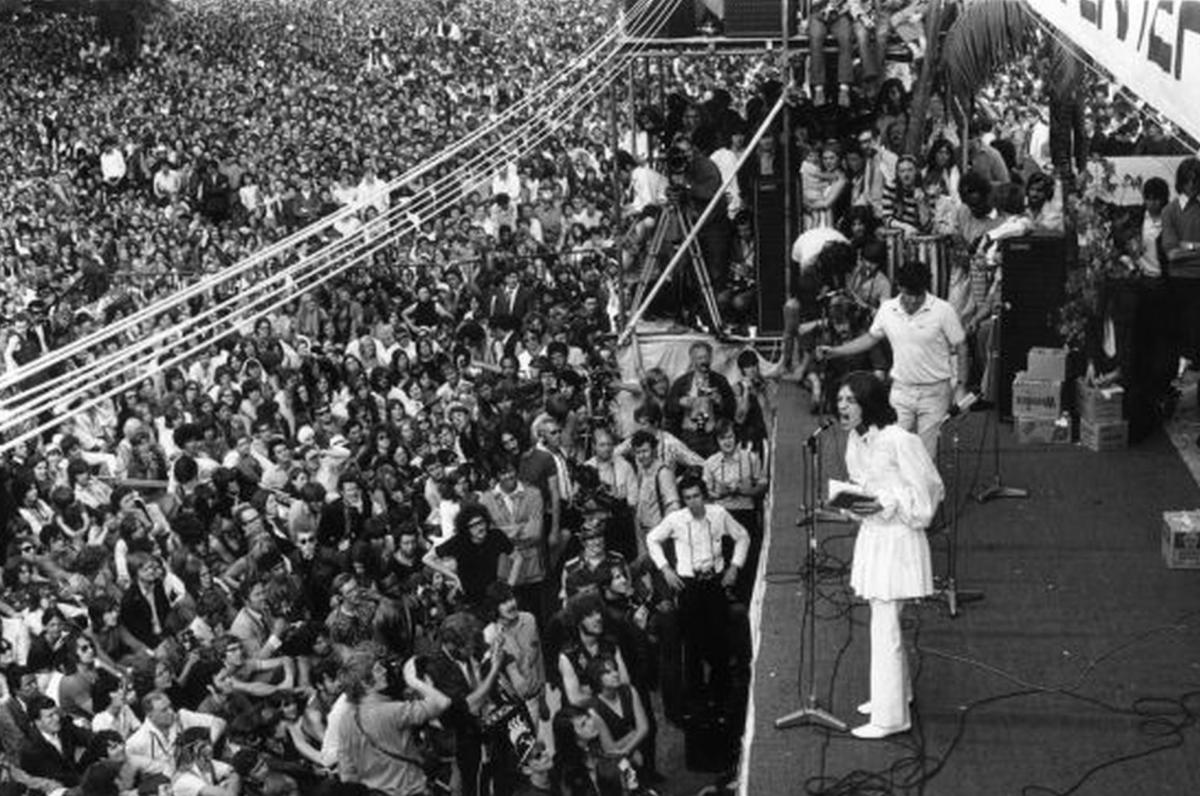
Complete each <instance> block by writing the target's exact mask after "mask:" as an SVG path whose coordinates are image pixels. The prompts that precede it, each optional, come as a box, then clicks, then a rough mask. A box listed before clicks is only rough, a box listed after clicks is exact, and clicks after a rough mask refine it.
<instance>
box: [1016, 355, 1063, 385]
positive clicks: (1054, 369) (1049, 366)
mask: <svg viewBox="0 0 1200 796" xmlns="http://www.w3.org/2000/svg"><path fill="white" fill-rule="evenodd" d="M1025 372H1026V373H1028V374H1029V378H1031V379H1036V380H1038V381H1064V380H1066V378H1067V349H1065V348H1031V349H1029V353H1028V354H1026V355H1025Z"/></svg>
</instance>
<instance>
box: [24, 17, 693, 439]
mask: <svg viewBox="0 0 1200 796" xmlns="http://www.w3.org/2000/svg"><path fill="white" fill-rule="evenodd" d="M675 1H676V2H679V1H680V0H675ZM650 2H651V0H639V2H638V3H637V4H636V5H635V6H634V7H633V8H632V9H630V10H629V12H628V14H629V17H630V18H631V19H633V20H636V21H635V22H634V23H632V24H631V25H629V26H628V27H629V28H630V30H629V31H628V33H627V32H626V27H627V26H626V25H625V24H624V23H623V22H621V21H619V22H618V23H617V25H615V26H614V27H613V28H612V29H611V30H610V31H609V32H608V33H607V34H605V36H604V37H602V38H601V39H600V40H599V41H597V42H596V43H595V44H594V45H592V46H591V47H590V48H589V49H588V50H587V51H586V52H585V53H584V54H583V55H581V56H580V57H579V58H577V59H576V61H574V62H573V63H572V64H570V65H569V66H568V67H567V68H566V69H565V70H564V71H563V72H562V73H560V74H559V75H558V76H556V77H555V78H554V79H552V80H550V81H548V82H547V83H546V84H544V85H543V86H541V87H539V89H538V90H537V91H535V92H532V93H531V94H530V95H528V96H527V97H526V98H524V99H523V100H521V101H520V102H518V103H516V104H514V105H513V106H511V107H510V108H508V109H506V111H505V112H504V113H503V114H501V115H500V116H499V117H497V118H496V119H495V120H493V121H492V122H490V123H489V124H487V125H484V126H483V127H481V128H479V129H477V130H475V131H473V132H472V133H470V134H469V135H467V136H466V137H465V138H463V139H462V140H460V141H459V142H458V143H457V144H455V145H454V146H452V147H451V148H450V149H448V150H446V151H444V152H442V153H440V154H439V155H438V156H437V157H435V158H433V159H432V160H430V161H429V162H427V163H425V164H423V165H421V166H419V167H417V168H415V169H412V170H410V171H409V172H407V173H405V174H403V175H401V176H400V177H398V178H396V179H395V180H392V181H390V182H389V183H388V184H387V185H386V187H385V188H384V189H383V190H385V191H386V192H387V193H389V194H390V193H392V192H394V191H396V190H397V189H399V188H402V187H404V186H406V185H408V184H410V183H411V182H412V181H413V180H416V179H418V178H419V177H421V176H423V175H425V174H427V173H429V172H430V171H431V170H433V169H434V168H436V167H438V166H440V165H442V164H444V163H446V162H448V161H450V160H451V159H452V158H453V157H455V156H457V155H459V154H461V153H463V152H466V151H468V150H469V149H470V148H471V147H473V146H475V145H476V144H477V143H478V142H480V141H483V140H485V139H487V138H488V137H490V136H492V135H493V134H496V133H498V132H499V131H500V128H502V127H503V126H504V125H505V123H506V122H508V121H510V120H512V119H514V118H516V117H518V116H519V115H521V114H523V113H524V112H525V111H526V110H527V109H530V108H533V107H536V108H537V113H536V115H534V116H533V117H531V118H529V119H528V120H526V121H524V122H522V123H521V124H519V125H518V126H517V127H516V128H514V129H513V130H510V131H504V132H499V135H497V137H496V141H495V143H493V144H490V145H485V146H484V147H483V148H482V149H481V150H480V151H479V152H477V153H476V154H474V155H471V156H470V157H469V159H468V160H467V162H466V163H463V164H461V165H459V166H456V167H455V168H454V169H452V170H450V171H449V172H448V173H447V174H445V175H443V176H442V177H440V178H438V179H437V180H435V181H434V182H433V183H432V184H431V185H429V186H425V187H423V188H422V189H421V190H420V191H419V192H418V193H417V194H416V195H414V196H412V197H410V198H409V199H408V200H407V201H404V202H398V203H396V204H395V205H393V206H392V207H390V208H389V209H388V210H387V211H386V212H384V213H382V214H380V215H379V216H377V217H376V218H374V219H372V220H371V221H370V222H368V223H366V224H364V225H363V226H362V227H360V228H359V229H357V230H355V231H354V232H353V233H351V234H350V235H348V236H346V237H343V238H340V239H338V240H336V241H334V242H333V243H330V244H329V245H327V246H325V247H324V248H323V249H322V250H320V251H318V252H316V253H314V254H311V255H307V256H303V257H301V259H300V260H299V261H298V262H296V263H293V264H291V265H288V266H286V267H284V268H282V269H280V270H278V271H275V272H274V273H272V274H270V275H269V276H267V277H266V278H265V279H262V280H259V281H257V282H253V283H251V284H249V285H243V286H242V287H243V289H242V290H241V291H240V292H238V291H235V292H233V295H231V296H229V297H227V298H225V299H224V300H221V301H219V302H217V303H216V304H214V305H213V306H210V307H208V308H206V309H205V310H204V311H202V312H200V313H197V314H196V315H194V316H192V317H189V318H187V319H185V320H183V321H181V322H179V323H177V324H174V325H172V326H171V327H170V328H168V329H165V330H163V331H160V332H156V333H154V334H150V335H148V336H146V337H144V338H142V339H140V340H138V341H137V342H135V343H133V344H132V345H130V346H127V347H125V348H123V349H121V350H118V351H115V352H112V353H110V354H107V355H103V356H99V357H97V358H96V359H94V360H93V361H91V362H88V363H85V364H84V365H82V366H81V367H78V368H76V369H74V370H66V371H65V372H59V373H56V372H55V371H56V370H58V369H59V368H60V367H61V366H65V365H67V364H68V363H69V361H70V360H71V359H72V358H73V357H76V356H79V355H81V354H86V353H88V352H92V351H95V350H97V349H99V348H100V347H101V346H103V345H105V344H107V343H111V342H118V343H119V342H120V341H121V339H122V336H124V335H126V334H127V333H129V332H132V331H135V330H136V329H137V328H138V327H139V326H140V325H142V324H147V323H149V322H151V321H153V320H155V319H157V318H161V317H163V316H164V315H166V314H167V313H169V312H171V311H172V310H173V309H175V308H176V307H179V306H182V305H184V304H185V303H186V302H189V301H192V300H195V299H202V298H203V297H204V296H205V295H206V294H207V293H209V292H210V291H213V290H214V289H215V288H216V287H218V286H220V285H225V284H228V283H231V282H232V280H234V279H237V278H240V277H243V276H245V275H247V274H248V273H249V272H250V271H251V269H252V268H254V267H256V266H259V265H262V264H265V263H268V262H269V261H270V260H271V259H273V258H275V257H278V256H279V255H281V254H283V253H285V252H287V251H289V250H291V249H294V248H296V247H298V246H299V245H301V244H304V243H306V242H308V241H311V240H313V239H315V238H318V236H320V235H322V234H324V233H325V232H326V231H327V230H328V229H329V228H330V227H331V226H332V225H333V224H335V223H337V222H338V221H341V220H344V219H346V218H348V217H349V216H350V215H351V214H353V213H355V212H357V211H358V209H359V206H358V205H351V206H348V207H345V208H342V209H341V210H339V211H338V212H336V213H334V214H332V215H331V216H328V217H326V218H324V219H322V220H320V221H318V222H316V223H315V224H313V225H311V226H309V227H307V228H305V229H303V230H300V231H298V232H296V233H293V234H292V235H290V236H288V237H287V238H285V239H284V240H283V241H280V242H279V243H277V244H275V245H273V246H269V247H267V249H265V250H263V251H262V252H258V253H256V254H255V255H252V256H251V257H249V258H247V259H246V260H244V261H242V262H241V263H239V264H237V265H235V266H233V267H232V268H230V269H227V270H226V271H224V272H222V273H220V274H217V275H215V276H213V277H212V278H210V279H206V280H203V281H202V282H199V283H197V284H194V285H192V286H190V287H188V288H185V289H183V290H181V291H179V292H177V293H176V294H174V295H172V296H169V297H166V298H164V299H162V300H160V301H157V302H155V303H154V304H151V305H149V306H147V307H145V308H143V309H142V310H140V311H138V312H135V313H133V314H131V315H130V316H128V317H126V318H124V319H122V320H121V321H118V322H117V323H114V324H112V325H111V326H109V327H106V328H105V329H102V330H99V331H97V332H95V333H93V334H91V335H88V336H87V337H85V338H82V339H81V340H78V341H75V342H73V343H71V344H68V345H67V346H64V347H63V348H61V349H57V350H55V351H53V352H51V353H49V354H47V355H46V356H44V357H42V358H39V359H38V360H35V361H34V362H33V363H31V364H30V366H29V367H26V368H21V369H19V370H17V371H15V372H12V373H8V374H4V375H3V376H0V389H3V388H5V387H10V386H13V385H16V384H21V383H26V384H28V383H30V382H28V381H26V380H31V381H37V376H39V375H41V376H43V377H44V378H42V379H41V380H40V381H38V383H37V384H36V386H34V387H30V388H28V389H25V390H23V391H21V392H19V393H18V394H17V395H15V396H13V397H11V398H9V399H8V400H6V401H4V402H3V403H2V404H0V410H3V411H4V412H5V413H6V416H5V417H3V418H2V419H0V433H3V434H6V435H7V436H8V438H7V439H6V440H5V442H3V443H0V451H3V450H7V449H9V448H11V447H13V446H15V445H17V444H19V443H21V442H23V441H25V440H28V439H32V438H35V437H37V436H38V435H40V434H42V433H44V432H46V431H49V430H51V429H53V428H54V427H56V426H57V425H59V424H60V423H61V422H62V421H63V419H64V417H66V416H69V415H71V414H76V413H80V412H83V411H86V410H87V409H90V408H91V407H93V406H96V405H98V404H99V403H101V402H102V401H104V400H105V399H107V398H110V397H112V396H114V395H116V394H118V393H120V392H121V391H122V390H123V389H125V388H126V386H127V385H128V384H130V383H133V382H134V381H135V380H137V379H140V378H144V377H146V376H148V375H152V374H155V373H159V372H162V371H164V370H167V369H169V368H171V367H174V366H176V365H179V364H181V363H183V362H185V361H187V360H188V359H189V358H191V357H193V356H195V354H196V353H197V352H198V351H200V350H202V349H203V348H204V347H205V346H207V345H209V344H211V342H212V341H211V339H210V338H211V337H212V336H213V335H214V334H216V333H217V332H218V331H219V330H220V329H222V328H225V329H231V328H234V327H236V326H240V325H252V324H253V323H254V322H255V321H256V320H258V319H260V318H263V317H266V316H267V315H269V314H270V313H272V312H274V311H275V310H277V309H278V308H280V307H282V306H283V305H285V304H287V303H288V302H290V301H292V300H293V299H294V298H295V296H296V295H299V294H301V293H304V292H306V291H309V290H313V289H315V288H317V287H319V286H320V285H322V284H324V283H325V282H327V281H329V280H330V279H333V278H334V277H336V276H338V275H340V274H342V273H344V272H346V271H347V270H348V269H350V268H352V267H354V266H355V265H359V264H361V263H363V262H364V261H369V260H370V258H371V257H372V256H373V255H374V254H375V253H376V252H378V251H380V250H382V249H384V248H386V247H388V246H391V245H393V244H394V243H395V242H397V241H398V240H400V239H402V238H403V237H404V236H405V235H407V234H409V233H411V232H414V231H416V230H417V229H418V228H419V227H420V226H421V224H422V223H424V222H425V221H428V220H430V219H432V218H435V217H437V216H438V215H439V214H440V213H442V212H443V211H445V210H446V209H448V208H449V207H450V206H452V205H453V204H455V203H456V202H457V201H459V199H460V198H461V196H460V194H461V185H462V183H463V180H464V178H465V177H468V176H473V175H476V174H477V173H478V170H479V169H480V168H481V167H482V168H486V167H488V166H489V165H490V164H491V163H492V162H494V161H495V160H497V159H501V158H506V159H512V158H518V157H520V156H522V155H524V154H527V153H529V152H531V151H533V150H535V149H536V148H537V147H538V146H540V145H541V144H542V143H543V142H545V141H547V140H548V139H551V138H552V137H553V136H554V135H555V134H556V133H558V132H559V130H560V129H561V128H562V127H564V126H565V125H566V123H567V122H568V121H570V120H571V119H572V117H573V115H574V112H576V111H578V110H580V109H583V108H586V107H588V106H589V105H590V104H591V103H592V102H594V101H595V100H596V99H597V98H599V97H600V96H601V95H602V93H603V92H604V91H606V90H607V88H608V87H609V86H610V85H611V84H612V83H613V82H614V81H616V80H617V79H618V78H619V77H620V76H621V75H622V73H623V72H624V70H625V69H626V67H627V65H628V64H629V63H630V62H631V61H632V59H633V58H635V57H636V56H637V54H638V52H640V50H641V49H643V48H644V46H645V45H644V44H643V45H640V46H637V47H633V48H630V49H628V50H626V51H624V52H615V50H614V49H613V48H614V45H616V44H618V42H619V40H620V39H621V38H622V37H624V36H625V35H630V36H641V35H644V34H646V33H648V32H653V31H654V30H655V29H657V27H659V26H660V25H661V24H662V23H663V22H664V21H665V20H666V19H667V17H668V16H669V14H670V13H671V11H672V7H673V5H674V3H667V4H663V5H661V6H659V7H658V8H656V9H654V10H653V11H650V12H649V13H647V12H646V10H645V9H646V7H648V6H649V5H650ZM592 61H596V62H595V63H594V64H593V63H591V62H592ZM589 64H590V65H589ZM575 73H577V76H575V77H574V79H573V80H572V79H571V78H572V75H573V74H575ZM559 87H561V90H560V91H558V92H557V96H554V97H553V98H552V99H551V98H550V96H551V95H552V94H555V93H556V92H555V89H556V88H559ZM456 189H457V190H456ZM234 284H236V283H234ZM46 377H48V378H46ZM114 382H115V383H116V386H114V387H111V388H108V389H105V388H104V387H100V388H99V390H100V392H99V394H95V395H93V394H92V393H93V392H96V391H97V389H98V388H97V385H105V384H111V383H114ZM47 414H49V415H51V417H50V418H47V417H46V415H47ZM31 422H32V423H33V424H34V427H32V428H27V427H26V426H27V425H28V424H29V423H31ZM14 431H15V432H16V433H12V432H14Z"/></svg>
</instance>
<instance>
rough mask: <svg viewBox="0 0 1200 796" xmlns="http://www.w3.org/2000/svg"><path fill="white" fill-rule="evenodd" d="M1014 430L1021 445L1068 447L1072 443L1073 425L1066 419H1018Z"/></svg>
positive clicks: (1014, 423) (1015, 420)
mask: <svg viewBox="0 0 1200 796" xmlns="http://www.w3.org/2000/svg"><path fill="white" fill-rule="evenodd" d="M1013 428H1014V429H1015V430H1016V432H1017V443H1018V444H1020V445H1067V444H1070V442H1071V424H1070V423H1068V422H1065V421H1064V418H1061V417H1060V418H1057V419H1055V420H1043V419H1042V418H1039V417H1018V418H1015V419H1014V422H1013Z"/></svg>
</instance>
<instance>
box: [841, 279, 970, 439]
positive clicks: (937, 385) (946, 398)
mask: <svg viewBox="0 0 1200 796" xmlns="http://www.w3.org/2000/svg"><path fill="white" fill-rule="evenodd" d="M931 281H932V277H931V275H930V271H929V266H928V265H926V264H925V263H921V262H910V263H906V264H905V265H902V266H901V267H900V268H899V270H898V271H897V273H896V285H897V287H899V288H900V295H899V296H896V297H895V298H893V299H888V300H887V301H885V302H883V303H882V304H881V305H880V306H879V309H878V310H877V311H876V312H875V319H874V320H873V321H872V322H871V328H870V329H868V330H867V331H866V333H864V334H862V335H860V336H859V337H856V338H855V339H853V340H851V341H849V342H847V343H843V344H842V345H838V346H820V347H818V348H817V356H818V357H834V358H837V357H848V356H854V355H855V354H862V353H865V352H867V351H869V350H871V348H873V347H874V346H875V345H877V344H878V343H879V342H880V341H881V340H884V339H886V340H887V341H888V342H889V343H891V346H892V371H891V378H892V391H891V404H892V407H893V408H894V409H895V410H896V415H897V422H898V423H899V425H900V426H901V427H903V428H906V429H908V430H909V431H912V432H915V433H917V434H919V435H920V436H921V441H922V442H924V443H925V448H926V449H927V450H928V451H929V455H930V456H936V455H937V439H938V432H939V430H940V429H941V423H942V421H943V420H944V419H945V418H946V415H947V414H948V413H949V411H950V402H951V400H954V401H956V402H957V401H960V400H962V398H963V396H964V394H965V393H964V390H963V383H964V380H965V379H966V377H967V362H966V346H965V344H964V341H965V337H966V336H965V334H964V333H963V328H962V323H960V322H959V319H958V313H956V312H955V311H954V308H953V307H951V306H950V304H949V303H947V302H945V301H943V300H942V299H940V298H938V297H937V296H934V295H932V294H931V293H930V292H929V286H930V283H931Z"/></svg>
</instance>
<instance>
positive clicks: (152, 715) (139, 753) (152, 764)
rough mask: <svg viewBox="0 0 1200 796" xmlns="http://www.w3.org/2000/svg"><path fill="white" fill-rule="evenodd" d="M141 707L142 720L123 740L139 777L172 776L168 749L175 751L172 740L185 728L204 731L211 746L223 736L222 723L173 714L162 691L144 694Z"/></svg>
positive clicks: (173, 768) (173, 769) (173, 763)
mask: <svg viewBox="0 0 1200 796" xmlns="http://www.w3.org/2000/svg"><path fill="white" fill-rule="evenodd" d="M141 706H142V712H143V713H144V714H145V718H144V719H143V720H142V723H141V726H139V727H138V728H137V730H135V731H134V733H133V734H132V735H130V736H129V738H127V739H126V741H125V753H126V754H127V755H128V756H129V762H130V763H131V764H132V765H133V766H134V768H136V769H137V770H138V772H139V773H141V774H164V775H166V776H167V777H174V775H175V773H176V770H177V769H176V758H175V755H174V753H173V751H172V750H174V749H175V748H176V746H175V744H176V741H177V740H178V739H179V738H180V737H181V736H182V735H183V733H184V732H185V731H187V730H189V729H193V728H201V729H206V730H207V731H208V735H209V738H210V739H211V740H212V742H213V743H216V742H217V741H218V740H220V738H221V736H222V735H224V733H225V726H226V722H225V721H224V720H222V719H221V718H219V717H217V716H213V715H211V714H206V713H197V712H194V711H190V710H178V711H176V710H175V708H174V706H173V705H172V704H171V699H170V697H168V696H167V695H166V694H165V693H163V692H162V691H151V692H150V693H148V694H146V696H144V697H142V705H141Z"/></svg>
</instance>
